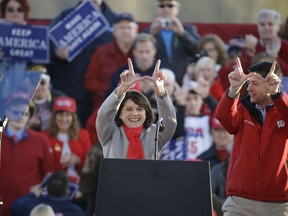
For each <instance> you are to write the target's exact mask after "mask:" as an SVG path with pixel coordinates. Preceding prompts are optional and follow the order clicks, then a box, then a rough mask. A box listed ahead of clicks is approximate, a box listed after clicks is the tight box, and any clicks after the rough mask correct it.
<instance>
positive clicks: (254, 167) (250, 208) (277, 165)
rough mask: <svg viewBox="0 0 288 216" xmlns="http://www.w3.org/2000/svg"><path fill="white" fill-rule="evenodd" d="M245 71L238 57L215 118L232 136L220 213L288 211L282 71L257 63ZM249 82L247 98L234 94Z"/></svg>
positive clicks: (287, 107)
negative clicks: (225, 195)
mask: <svg viewBox="0 0 288 216" xmlns="http://www.w3.org/2000/svg"><path fill="white" fill-rule="evenodd" d="M249 71H250V73H248V74H247V75H246V74H244V72H243V69H242V66H241V63H240V60H239V58H237V68H236V69H235V70H234V71H232V72H231V73H230V74H229V75H228V78H229V82H230V87H229V89H228V90H227V92H226V94H224V95H223V96H222V98H221V100H220V102H219V104H218V106H217V108H216V110H215V116H216V118H218V120H219V121H220V122H221V124H222V125H223V126H224V127H225V128H226V130H227V131H228V132H229V133H231V134H234V135H235V138H234V145H233V150H232V153H231V158H230V162H229V167H228V172H227V177H226V178H227V184H226V193H227V196H228V198H227V200H226V201H225V203H224V205H223V208H222V210H223V212H224V216H232V215H233V216H235V215H239V216H240V215H243V216H244V215H245V216H247V215H249V216H250V215H255V216H256V215H261V216H271V215H273V216H278V215H279V216H280V215H281V216H283V215H288V181H287V180H288V169H287V161H288V124H287V123H288V115H287V113H288V96H287V94H286V93H285V92H284V91H282V89H281V87H280V84H281V76H282V73H281V70H280V69H279V66H278V65H276V63H275V62H274V63H273V64H272V63H270V62H260V63H257V64H255V65H253V66H251V67H250V68H249ZM245 82H248V87H247V91H248V96H246V97H245V98H243V99H241V101H239V92H240V90H241V88H242V86H243V84H244V83H245Z"/></svg>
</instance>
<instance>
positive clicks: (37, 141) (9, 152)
mask: <svg viewBox="0 0 288 216" xmlns="http://www.w3.org/2000/svg"><path fill="white" fill-rule="evenodd" d="M0 158H1V169H0V197H1V198H2V199H3V202H4V204H3V215H5V216H9V215H10V213H9V207H10V204H11V202H12V201H14V200H15V199H16V198H18V197H20V196H23V195H24V194H26V193H28V192H29V191H30V188H31V186H34V185H37V184H40V183H41V181H42V180H43V178H44V177H45V176H46V174H47V173H50V172H53V171H54V166H53V155H52V151H51V149H50V148H49V143H48V140H47V138H46V137H44V136H43V135H42V134H41V133H39V132H36V131H33V130H30V129H27V130H26V131H25V135H24V137H23V139H22V140H20V141H18V142H17V143H15V142H14V141H13V139H12V138H10V137H8V136H7V135H6V133H3V138H2V154H1V157H0Z"/></svg>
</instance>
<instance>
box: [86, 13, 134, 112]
mask: <svg viewBox="0 0 288 216" xmlns="http://www.w3.org/2000/svg"><path fill="white" fill-rule="evenodd" d="M137 32H138V24H137V23H136V21H135V19H134V17H133V15H132V14H130V13H121V14H119V15H118V16H117V18H116V21H115V24H114V26H113V36H114V40H113V41H112V42H111V43H108V44H105V45H103V46H101V47H99V48H98V49H96V51H95V52H94V53H93V55H92V57H91V60H90V63H89V66H88V70H87V74H86V75H85V79H84V86H85V88H86V89H87V90H88V91H90V92H91V93H92V99H93V108H94V109H97V108H99V107H100V106H101V104H102V102H103V101H104V99H105V94H106V91H107V90H108V89H109V86H110V82H111V78H112V75H113V73H114V72H115V71H116V69H118V68H119V67H120V66H122V65H124V64H126V62H127V58H131V57H132V45H133V42H134V39H135V37H136V35H137Z"/></svg>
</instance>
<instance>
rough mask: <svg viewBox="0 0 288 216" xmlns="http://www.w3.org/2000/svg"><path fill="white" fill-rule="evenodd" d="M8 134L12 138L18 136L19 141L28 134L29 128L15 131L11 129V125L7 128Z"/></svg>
mask: <svg viewBox="0 0 288 216" xmlns="http://www.w3.org/2000/svg"><path fill="white" fill-rule="evenodd" d="M6 135H7V137H10V138H12V137H13V136H16V137H17V141H18V142H19V141H21V140H22V139H24V138H26V137H27V136H28V134H27V130H26V129H25V128H23V129H22V130H20V131H18V132H17V133H15V132H13V131H12V130H11V129H9V127H7V128H6Z"/></svg>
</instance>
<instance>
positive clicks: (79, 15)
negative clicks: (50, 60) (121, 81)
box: [49, 0, 109, 62]
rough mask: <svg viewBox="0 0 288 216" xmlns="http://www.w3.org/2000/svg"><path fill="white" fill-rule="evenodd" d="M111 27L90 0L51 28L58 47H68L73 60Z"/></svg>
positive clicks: (70, 57) (53, 39)
mask: <svg viewBox="0 0 288 216" xmlns="http://www.w3.org/2000/svg"><path fill="white" fill-rule="evenodd" d="M108 28H109V23H108V21H107V20H106V19H105V17H104V16H103V14H102V13H101V12H100V10H99V9H98V8H97V7H96V6H95V4H94V3H92V2H91V1H90V0H87V1H84V2H83V3H81V4H80V5H79V6H78V7H77V8H75V10H73V11H72V12H71V13H70V14H69V15H68V16H67V17H65V18H64V20H62V21H61V22H59V23H58V24H56V25H55V26H54V27H52V28H51V29H50V30H49V37H50V38H51V40H52V41H53V43H54V44H55V45H56V47H57V48H60V47H67V48H68V51H69V57H68V61H69V62H71V61H72V60H73V59H74V58H75V57H76V56H77V55H78V54H79V53H80V52H81V51H82V50H83V49H84V48H85V47H86V46H87V45H88V44H89V43H90V42H92V41H93V40H94V39H95V38H97V37H99V36H100V35H101V34H102V33H104V31H106V30H107V29H108Z"/></svg>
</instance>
